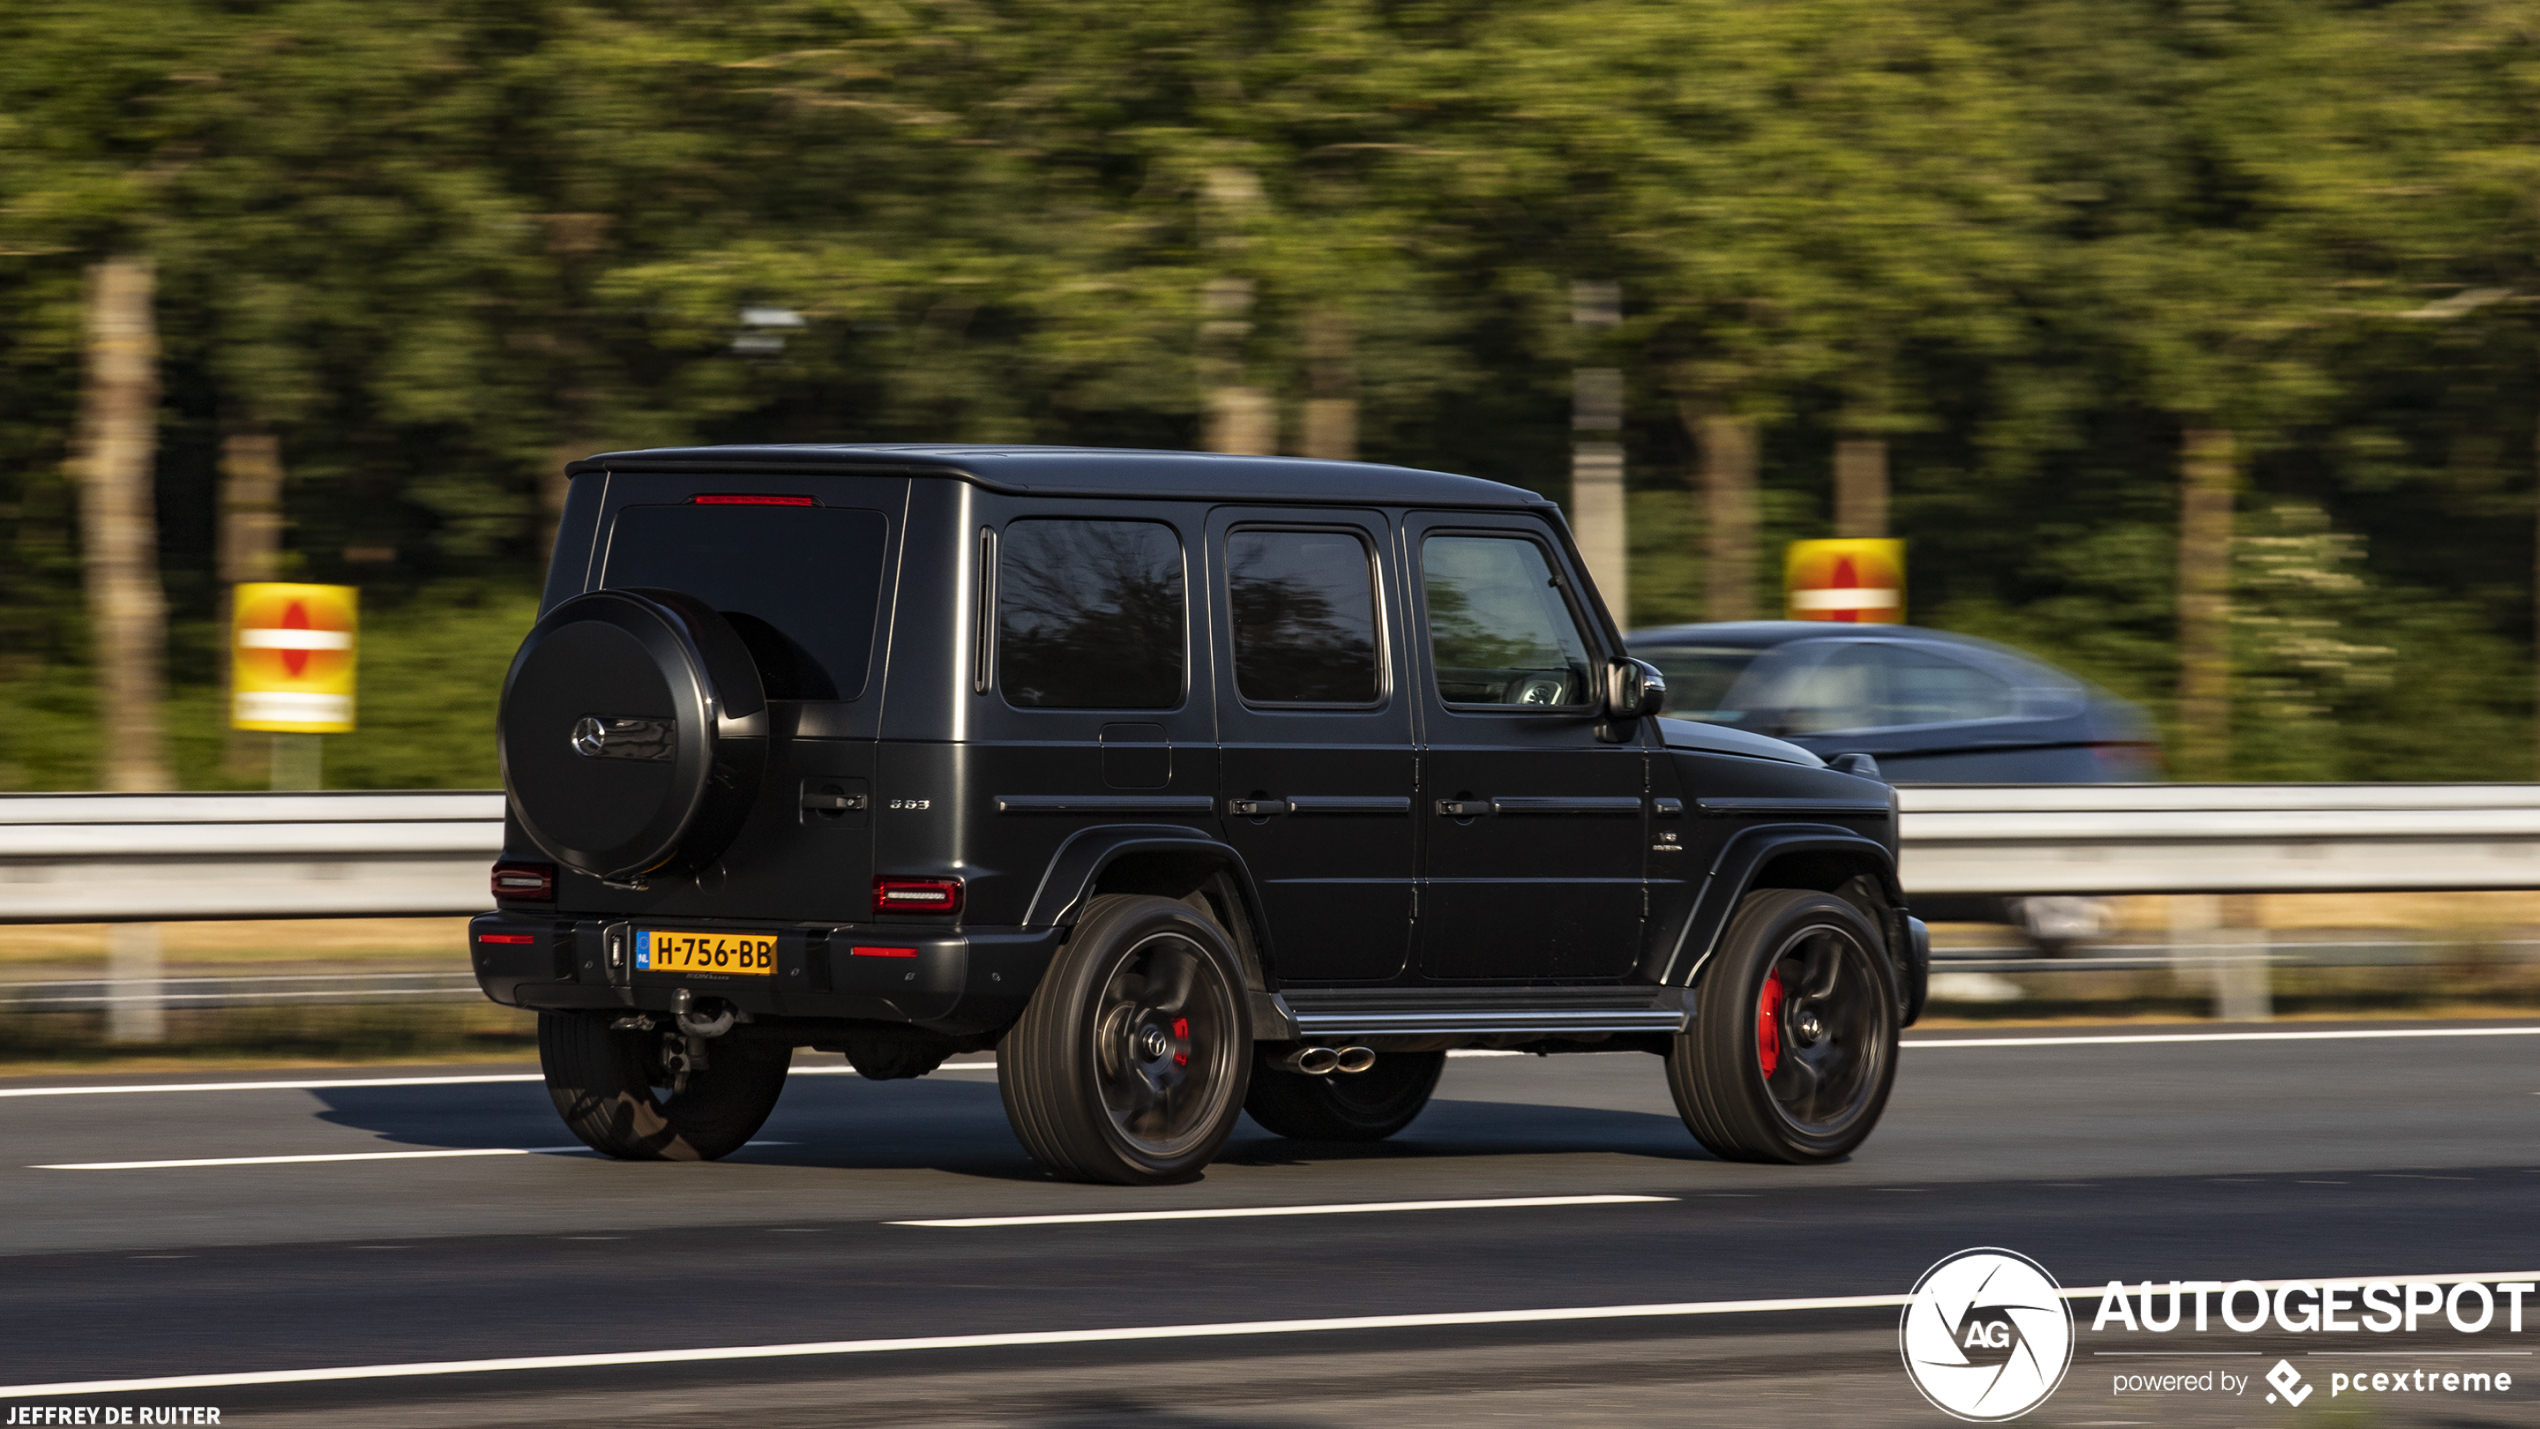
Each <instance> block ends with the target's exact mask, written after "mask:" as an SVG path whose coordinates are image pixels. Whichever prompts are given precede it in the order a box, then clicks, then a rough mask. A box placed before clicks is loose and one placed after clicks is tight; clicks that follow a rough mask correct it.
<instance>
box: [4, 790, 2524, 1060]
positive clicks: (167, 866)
mask: <svg viewBox="0 0 2540 1429" xmlns="http://www.w3.org/2000/svg"><path fill="white" fill-rule="evenodd" d="M1899 795H1900V799H1901V803H1902V805H1903V810H1904V827H1903V850H1902V853H1903V869H1902V872H1903V875H1904V881H1905V886H1906V888H1907V889H1908V890H1909V891H1910V892H1912V893H1915V894H1917V895H1924V896H1930V895H1940V894H1959V895H1966V894H1978V895H2005V896H2017V895H2055V894H2125V893H2168V894H2196V895H2202V894H2220V893H2275V892H2306V891H2320V892H2325V891H2339V892H2379V891H2393V890H2417V891H2468V890H2479V889H2523V888H2540V785H2535V784H2222V785H2212V784H2206V785H2198V784H2106V785H2070V784H2064V785H1921V786H1908V787H1905V788H1903V789H1901V790H1900V791H1899ZM502 818H503V796H502V795H501V794H500V793H499V792H493V791H463V792H452V793H429V792H413V793H304V794H17V795H0V924H7V923H74V922H104V923H113V924H118V925H121V926H120V927H119V928H118V930H117V931H116V932H115V933H114V934H112V935H110V940H109V943H110V951H109V963H110V971H111V975H110V976H109V977H108V978H106V979H103V980H99V981H93V982H64V983H52V984H35V985H19V986H17V987H12V988H0V1009H25V1010H34V1009H36V1008H40V1007H53V1008H69V1007H89V1008H96V1007H103V1008H105V1009H106V1010H107V1011H108V1013H109V1015H110V1018H111V1019H112V1022H113V1025H114V1028H115V1031H114V1033H113V1035H114V1036H116V1037H117V1038H119V1039H126V1040H142V1041H147V1040H154V1039H155V1038H156V1037H158V1036H159V1035H161V1034H162V1031H163V1029H164V1026H165V1023H164V1019H163V1013H164V1010H165V1009H167V1008H169V1007H216V1006H239V1005H246V1004H248V1003H251V1002H262V1003H288V1002H295V1001H311V1002H314V1001H324V1000H330V999H331V1000H338V1001H343V1000H370V1001H383V1000H385V1001H395V1000H403V999H409V998H425V997H439V996H450V997H458V996H460V995H462V993H463V988H462V987H461V985H460V979H461V978H463V977H464V974H452V975H450V976H449V977H447V978H446V979H444V980H443V981H442V982H440V983H432V984H427V983H426V982H420V981H419V982H415V983H412V984H410V985H400V984H398V983H396V981H395V978H394V977H393V976H391V975H380V974H363V975H356V976H354V977H353V978H352V980H351V981H348V982H344V983H341V984H328V983H326V982H325V981H324V980H322V979H312V978H305V977H303V978H290V977H283V978H275V979H258V978H203V979H169V978H166V977H164V976H162V973H161V962H160V956H159V950H158V941H157V938H156V936H155V929H153V928H152V927H150V926H149V925H152V924H155V923H159V922H173V921H183V920H193V919H218V918H309V917H393V916H416V915H449V914H466V913H472V912H476V911H478V910H481V909H483V908H484V907H485V906H486V904H487V902H488V901H489V900H488V898H487V895H486V886H485V877H486V865H487V864H488V863H489V862H490V861H491V860H492V859H493V858H494V856H495V855H496V853H497V852H499V850H500V848H501V844H502ZM2201 901H2203V902H2206V903H2211V902H2212V900H2211V899H2203V900H2201ZM2181 906H2182V907H2184V906H2186V905H2184V904H2182V905H2181ZM2199 916H2207V915H2199ZM2197 926H2200V925H2198V924H2196V923H2195V922H2194V921H2193V920H2192V919H2186V920H2177V921H2175V922H2174V933H2176V934H2179V935H2181V936H2180V937H2179V938H2178V939H2177V941H2178V942H2180V943H2190V942H2194V941H2196V939H2195V938H2194V937H2193V936H2192V933H2193V930H2194V928H2195V927H2197ZM2201 926H2205V927H2210V926H2211V920H2210V917H2208V921H2206V922H2205V923H2204V924H2202V925H2201ZM2120 956H2121V955H2118V954H2116V953H2114V952H2113V951H2112V950H2111V951H2109V952H2108V954H2107V956H2106V957H2103V958H2097V959H2092V958H2084V959H2072V960H2063V959H2057V960H2040V959H2012V960H2008V961H2009V962H2011V963H2015V964H2017V967H2016V969H2012V968H2007V967H1998V966H1997V964H1998V963H1999V962H2001V961H2002V960H1995V961H1990V962H1988V961H1984V960H1975V961H1961V960H1954V959H1953V960H1951V961H1949V962H1947V963H1945V964H1944V969H1956V970H1961V971H1969V972H1978V971H1996V970H2003V971H2008V970H2017V971H2023V972H2027V971H2049V970H2054V971H2076V972H2077V971H2084V970H2088V969H2089V968H2091V967H2092V966H2093V965H2094V964H2097V965H2099V966H2103V967H2109V968H2110V970H2114V966H2113V964H2112V963H2110V961H2109V959H2111V958H2117V957H2120ZM2129 961H2131V960H2129ZM2274 961H2275V962H2276V963H2277V964H2278V965H2281V963H2282V961H2283V960H2282V959H2275V960H2274ZM2142 962H2143V964H2144V965H2145V966H2172V967H2191V966H2192V967H2200V968H2204V969H2207V970H2209V971H2210V972H2211V973H2212V975H2213V978H2214V982H2215V986H2216V989H2217V992H2216V998H2217V1006H2218V1008H2220V1009H2221V1010H2223V1012H2224V1013H2225V1015H2228V1016H2248V1015H2254V1016H2260V1017H2263V1016H2264V1015H2265V1008H2266V997H2267V993H2266V976H2267V968H2268V966H2269V963H2270V959H2269V957H2268V956H2266V955H2263V954H2259V955H2253V953H2252V950H2251V945H2250V944H2248V943H2245V942H2244V943H2237V944H2232V945H2230V946H2229V947H2228V950H2225V949H2223V948H2216V949H2213V950H2207V951H2204V952H2194V951H2191V950H2189V949H2187V948H2185V947H2183V946H2170V947H2164V948H2163V949H2162V950H2161V952H2160V954H2159V956H2158V957H2152V956H2149V955H2146V956H2145V957H2144V958H2143V959H2142ZM397 976H402V975H397ZM421 976H423V977H427V978H429V977H437V976H439V975H437V974H436V975H421ZM383 979H386V980H384V981H383ZM357 984H358V986H357Z"/></svg>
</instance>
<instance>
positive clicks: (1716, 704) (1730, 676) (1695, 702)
mask: <svg viewBox="0 0 2540 1429" xmlns="http://www.w3.org/2000/svg"><path fill="white" fill-rule="evenodd" d="M1632 653H1633V654H1635V655H1637V656H1639V657H1640V658H1642V659H1644V660H1646V661H1648V662H1649V663H1650V664H1652V665H1655V666H1657V667H1658V673H1660V674H1662V675H1665V676H1666V677H1667V702H1666V705H1665V707H1664V708H1662V709H1661V710H1660V711H1659V713H1661V714H1666V715H1672V716H1674V717H1675V718H1677V719H1698V720H1705V721H1708V722H1710V723H1713V724H1736V723H1738V722H1739V721H1740V720H1743V719H1744V718H1745V717H1746V716H1745V712H1744V711H1742V710H1738V709H1736V708H1733V707H1732V706H1731V705H1730V704H1729V690H1730V688H1731V687H1733V686H1734V685H1736V684H1737V682H1738V677H1739V676H1741V675H1743V674H1745V673H1746V670H1747V667H1748V666H1750V665H1753V664H1754V663H1755V657H1756V655H1757V654H1759V653H1760V652H1758V651H1756V650H1754V649H1751V648H1741V647H1737V646H1719V645H1645V646H1644V645H1636V646H1634V647H1632Z"/></svg>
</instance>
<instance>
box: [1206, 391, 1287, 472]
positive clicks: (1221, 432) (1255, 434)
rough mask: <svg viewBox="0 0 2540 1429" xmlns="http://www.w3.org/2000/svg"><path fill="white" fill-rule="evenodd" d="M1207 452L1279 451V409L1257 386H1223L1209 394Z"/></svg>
mask: <svg viewBox="0 0 2540 1429" xmlns="http://www.w3.org/2000/svg"><path fill="white" fill-rule="evenodd" d="M1208 449H1209V450H1210V451H1213V452H1231V453H1235V454H1238V455H1243V456H1274V455H1276V454H1277V453H1278V450H1279V407H1278V404H1277V403H1275V402H1273V401H1271V400H1270V394H1269V393H1267V392H1264V391H1263V390H1261V389H1260V388H1258V387H1220V388H1218V389H1216V390H1215V391H1213V392H1211V393H1209V394H1208Z"/></svg>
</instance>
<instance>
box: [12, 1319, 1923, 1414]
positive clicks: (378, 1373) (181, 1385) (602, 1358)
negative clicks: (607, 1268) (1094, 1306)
mask: <svg viewBox="0 0 2540 1429" xmlns="http://www.w3.org/2000/svg"><path fill="white" fill-rule="evenodd" d="M1911 1298H1912V1297H1910V1296H1906V1295H1835V1296H1825V1297H1820V1298H1816V1299H1807V1300H1709V1301H1700V1302H1695V1303H1690V1304H1681V1305H1587V1306H1580V1307H1577V1308H1571V1309H1557V1310H1468V1311H1453V1312H1448V1313H1444V1314H1430V1315H1351V1316H1343V1317H1336V1318H1331V1319H1320V1320H1241V1321H1232V1322H1228V1323H1224V1324H1211V1325H1139V1326H1133V1327H1129V1328H1125V1329H1116V1330H1022V1331H1014V1332H1010V1333H1006V1334H992V1335H920V1336H911V1337H907V1338H901V1339H887V1340H824V1341H817V1342H813V1343H808V1344H792V1345H733V1346H727V1347H717V1348H712V1349H698V1350H622V1351H617V1352H614V1353H607V1354H588V1355H522V1356H518V1357H514V1358H510V1359H482V1360H434V1361H426V1362H422V1363H416V1364H385V1365H345V1366H340V1367H334V1368H328V1369H300V1370H268V1371H251V1372H248V1373H245V1374H186V1375H163V1376H158V1377H155V1378H149V1379H96V1380H74V1381H67V1382H63V1383H58V1384H14V1385H0V1399H25V1398H32V1397H35V1396H38V1395H47V1394H129V1393H146V1392H150V1391H156V1390H167V1389H215V1388H222V1387H226V1386H231V1385H244V1384H319V1383H326V1382H329V1381H337V1380H348V1379H394V1378H399V1377H402V1376H406V1375H444V1374H491V1373H499V1372H502V1371H505V1370H531V1369H592V1368H599V1367H604V1366H609V1365H650V1364H710V1363H714V1362H716V1361H725V1360H767V1359H797V1358H802V1357H806V1356H813V1355H868V1354H884V1353H888V1352H890V1351H894V1350H964V1349H988V1348H997V1347H1003V1346H1009V1345H1094V1344H1116V1343H1122V1342H1129V1341H1137V1340H1184V1339H1216V1338H1224V1337H1228V1336H1236V1335H1303V1334H1314V1333H1317V1332H1325V1331H1336V1330H1399V1329H1419V1328H1424V1327H1429V1326H1447V1325H1523V1324H1539V1323H1555V1322H1560V1321H1568V1320H1621V1319H1632V1318H1638V1317H1643V1316H1682V1315H1736V1314H1744V1313H1752V1312H1767V1311H1776V1310H1854V1309H1882V1308H1888V1307H1893V1306H1898V1305H1903V1304H1905V1303H1906V1302H1907V1301H1908V1300H1909V1299H1911Z"/></svg>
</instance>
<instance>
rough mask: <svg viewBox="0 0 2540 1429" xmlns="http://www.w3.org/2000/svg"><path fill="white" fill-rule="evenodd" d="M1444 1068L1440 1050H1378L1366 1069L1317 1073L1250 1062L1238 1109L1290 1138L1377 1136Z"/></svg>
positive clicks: (1422, 1102)
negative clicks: (1248, 1089) (1241, 1106)
mask: <svg viewBox="0 0 2540 1429" xmlns="http://www.w3.org/2000/svg"><path fill="white" fill-rule="evenodd" d="M1444 1070H1446V1054H1445V1053H1444V1052H1380V1053H1378V1054H1377V1055H1376V1065H1374V1066H1372V1067H1369V1068H1368V1069H1367V1070H1366V1071H1363V1072H1327V1073H1324V1074H1323V1075H1321V1076H1310V1075H1308V1074H1306V1073H1304V1072H1289V1071H1282V1070H1280V1069H1279V1068H1276V1067H1273V1066H1271V1065H1269V1064H1268V1063H1267V1062H1264V1063H1262V1064H1261V1065H1259V1066H1256V1067H1254V1068H1253V1071H1252V1091H1251V1092H1250V1093H1249V1094H1247V1095H1246V1096H1245V1097H1244V1110H1246V1111H1248V1112H1251V1113H1252V1119H1253V1120H1254V1121H1257V1122H1260V1123H1261V1125H1262V1127H1263V1128H1264V1129H1266V1130H1268V1131H1270V1132H1272V1133H1273V1134H1275V1135H1279V1136H1285V1137H1288V1138H1290V1139H1292V1140H1296V1141H1382V1140H1384V1139H1385V1138H1386V1137H1388V1136H1391V1135H1393V1134H1394V1133H1395V1132H1397V1131H1400V1130H1402V1129H1403V1128H1404V1127H1406V1126H1409V1125H1410V1124H1411V1121H1412V1118H1414V1117H1416V1116H1418V1115H1419V1114H1420V1112H1421V1109H1422V1108H1424V1107H1426V1106H1427V1105H1428V1104H1429V1094H1430V1093H1432V1092H1434V1091H1436V1090H1437V1088H1438V1074H1439V1073H1440V1072H1442V1071H1444Z"/></svg>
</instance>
